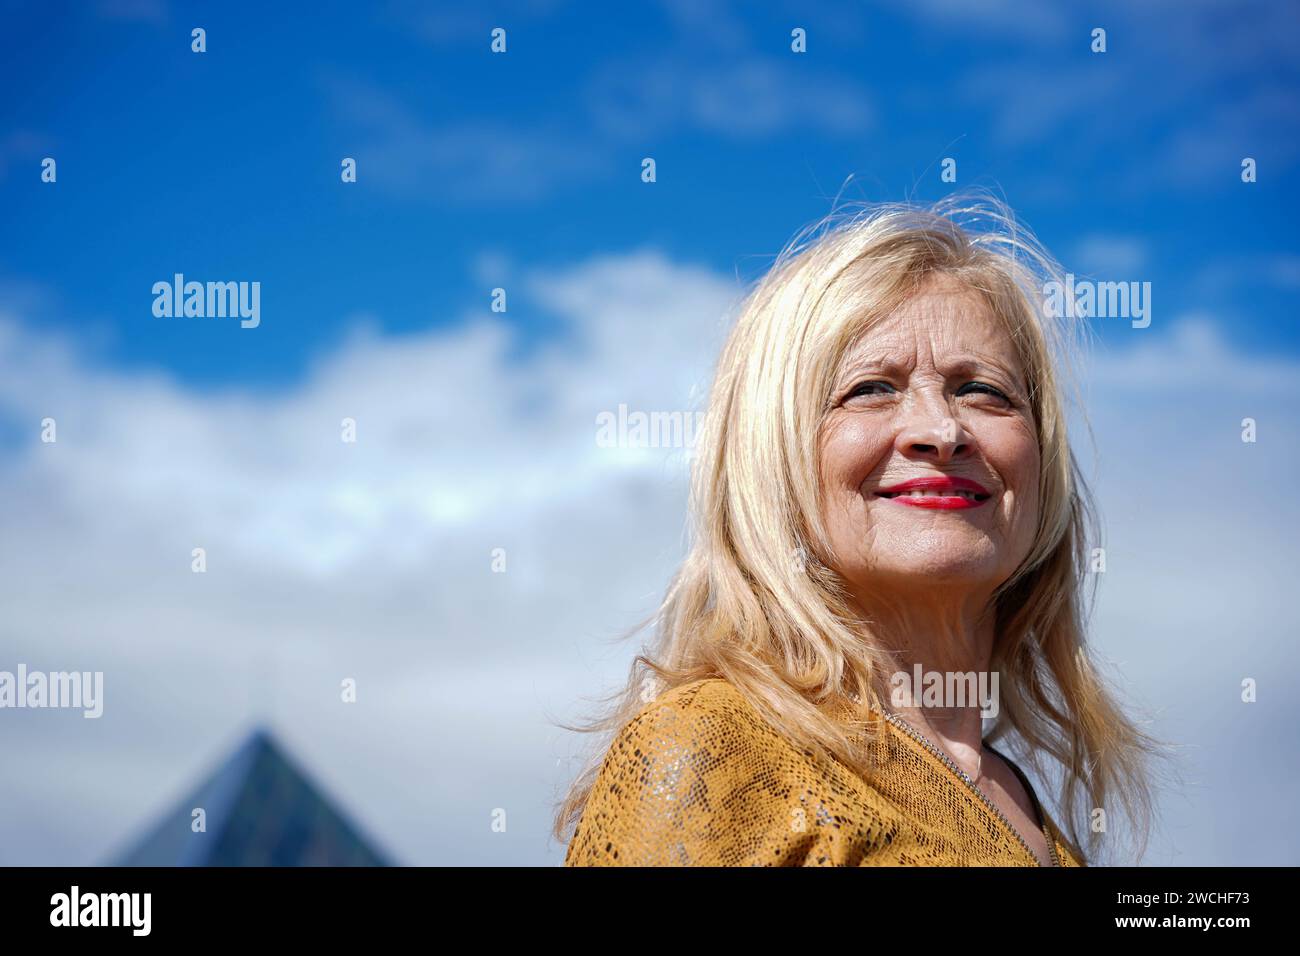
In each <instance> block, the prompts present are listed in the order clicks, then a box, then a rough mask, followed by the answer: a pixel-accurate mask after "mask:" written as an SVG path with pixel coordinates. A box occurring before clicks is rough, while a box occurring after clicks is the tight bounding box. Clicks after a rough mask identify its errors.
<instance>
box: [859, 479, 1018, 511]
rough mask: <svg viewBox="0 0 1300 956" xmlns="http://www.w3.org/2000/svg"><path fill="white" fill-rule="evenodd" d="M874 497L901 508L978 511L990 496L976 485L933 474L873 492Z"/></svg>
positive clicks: (979, 485) (974, 482)
mask: <svg viewBox="0 0 1300 956" xmlns="http://www.w3.org/2000/svg"><path fill="white" fill-rule="evenodd" d="M875 495H876V497H877V498H884V499H886V500H888V501H896V502H897V503H898V504H900V505H909V506H911V507H913V508H929V509H933V510H960V509H963V508H978V507H980V505H982V504H984V503H985V502H986V501H988V500H989V499H990V498H992V497H993V495H992V494H991V493H990V492H989V491H988V490H987V489H986V488H985V487H984V486H983V485H981V484H980V483H979V482H976V481H971V480H970V479H969V478H957V477H955V476H952V475H935V476H933V477H929V478H913V479H912V480H911V481H904V482H901V483H899V484H897V485H891V486H890V487H888V488H881V489H880V490H879V491H877V492H876V493H875Z"/></svg>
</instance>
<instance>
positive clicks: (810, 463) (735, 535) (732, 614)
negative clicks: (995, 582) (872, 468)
mask: <svg viewBox="0 0 1300 956" xmlns="http://www.w3.org/2000/svg"><path fill="white" fill-rule="evenodd" d="M935 274H945V275H948V276H951V277H953V278H956V279H958V280H960V281H961V282H963V283H964V284H965V285H966V286H968V287H969V288H971V289H973V290H975V291H976V292H978V293H979V294H981V295H982V296H983V297H984V298H985V299H986V301H987V302H988V303H989V305H990V307H991V308H992V310H993V312H994V313H995V314H996V315H997V316H998V317H999V318H1000V319H1001V320H1002V321H1004V322H1005V323H1006V327H1007V330H1008V332H1009V333H1010V336H1011V338H1012V341H1013V342H1014V345H1015V348H1016V351H1017V353H1018V355H1019V358H1020V360H1021V363H1022V367H1023V370H1024V373H1025V378H1026V381H1027V383H1028V385H1029V392H1030V403H1031V406H1032V410H1033V414H1034V420H1035V422H1036V426H1037V434H1038V442H1039V448H1040V452H1041V454H1040V460H1041V470H1040V476H1039V491H1040V494H1039V501H1040V503H1041V504H1040V509H1039V521H1038V526H1037V531H1036V534H1035V537H1034V541H1033V544H1032V546H1031V548H1030V552H1029V555H1028V557H1027V558H1026V559H1025V560H1024V562H1023V563H1022V564H1021V566H1020V567H1019V568H1018V569H1017V570H1016V572H1015V573H1014V574H1013V575H1012V576H1011V577H1010V578H1009V579H1008V580H1007V581H1006V582H1004V583H1003V585H1002V586H1001V587H1000V588H999V589H998V591H997V594H996V596H995V598H994V602H993V603H994V608H993V610H994V611H995V615H996V616H995V632H996V638H995V644H994V649H993V658H992V660H991V662H990V665H989V666H990V668H991V669H992V670H994V671H997V672H998V673H999V679H1000V690H1001V698H1000V713H999V716H998V719H997V722H996V724H995V725H994V728H993V730H992V732H991V734H990V737H989V739H990V740H998V739H1000V738H1002V737H1004V736H1008V735H1009V734H1012V733H1014V735H1015V739H1017V740H1018V742H1019V744H1020V746H1018V747H1017V748H1016V749H1017V751H1018V752H1019V755H1020V756H1022V757H1023V759H1025V760H1026V761H1027V762H1028V763H1029V765H1030V766H1031V767H1032V768H1033V769H1034V770H1035V772H1036V773H1037V774H1038V775H1039V776H1040V778H1041V776H1042V775H1043V774H1044V771H1045V769H1046V768H1045V765H1044V763H1043V761H1042V756H1043V755H1046V756H1048V757H1050V758H1051V759H1052V761H1054V763H1055V766H1054V767H1052V768H1051V769H1052V770H1053V771H1055V772H1056V774H1057V776H1058V777H1059V790H1058V793H1057V794H1056V800H1055V803H1056V805H1057V808H1058V819H1059V821H1060V823H1061V828H1062V829H1063V830H1064V836H1065V837H1066V838H1067V839H1068V840H1069V841H1070V842H1071V843H1072V844H1073V846H1072V847H1071V849H1072V850H1073V851H1075V852H1076V853H1077V854H1078V855H1079V857H1080V858H1081V859H1085V860H1086V859H1089V858H1092V857H1094V856H1095V854H1096V852H1097V851H1098V849H1099V847H1100V839H1101V835H1100V833H1098V832H1096V830H1095V828H1093V827H1091V826H1089V822H1090V820H1089V818H1090V816H1091V812H1092V810H1093V808H1105V807H1108V805H1109V802H1110V801H1117V803H1118V805H1119V808H1120V809H1121V810H1122V813H1123V816H1124V817H1125V818H1126V819H1127V820H1128V822H1129V823H1130V826H1131V829H1132V831H1133V833H1134V834H1135V835H1137V836H1138V838H1139V843H1140V845H1139V846H1138V847H1137V852H1136V855H1137V856H1141V854H1142V852H1143V851H1144V849H1145V846H1146V842H1145V841H1146V836H1147V830H1148V824H1149V822H1150V819H1151V815H1152V799H1151V787H1150V783H1149V769H1148V759H1147V758H1149V757H1150V756H1152V755H1154V754H1156V753H1157V752H1158V751H1159V749H1160V745H1159V742H1158V741H1156V740H1155V739H1154V738H1151V737H1149V736H1147V735H1146V734H1145V733H1144V732H1143V731H1141V730H1140V729H1138V727H1137V726H1136V725H1135V724H1134V723H1133V722H1132V721H1131V720H1130V719H1129V718H1128V717H1127V716H1126V715H1125V714H1124V712H1123V710H1122V708H1121V706H1120V704H1119V703H1118V701H1117V700H1116V698H1115V695H1114V693H1113V691H1111V690H1110V689H1109V687H1108V686H1107V682H1106V681H1105V680H1104V679H1103V677H1102V676H1101V674H1100V672H1099V668H1098V665H1097V663H1096V662H1095V661H1094V658H1093V655H1092V653H1091V652H1090V650H1089V648H1088V645H1087V642H1086V636H1085V617H1086V613H1085V607H1084V604H1085V601H1084V592H1085V590H1087V585H1088V582H1089V579H1090V578H1092V579H1093V580H1094V581H1095V578H1093V576H1092V575H1090V574H1089V568H1088V564H1087V559H1088V555H1089V549H1090V547H1091V546H1092V544H1095V543H1097V542H1098V540H1099V536H1098V533H1097V528H1096V517H1095V511H1094V509H1093V508H1092V506H1091V498H1090V494H1089V491H1088V489H1087V487H1086V486H1085V483H1084V480H1083V478H1082V476H1081V474H1080V472H1079V468H1078V465H1077V462H1076V459H1075V456H1074V453H1073V451H1072V450H1071V448H1070V445H1069V443H1068V441H1067V437H1066V427H1065V399H1066V393H1067V391H1068V390H1069V389H1068V388H1067V386H1072V385H1073V383H1074V382H1075V381H1077V378H1076V375H1075V358H1076V355H1077V353H1078V351H1079V349H1080V346H1081V345H1082V344H1083V342H1082V339H1083V336H1081V335H1080V333H1081V332H1086V330H1085V329H1083V328H1082V327H1081V326H1074V327H1071V326H1069V325H1066V324H1065V320H1064V319H1055V318H1052V317H1049V316H1047V315H1046V314H1045V311H1044V309H1042V308H1040V307H1039V303H1040V301H1041V298H1042V296H1043V294H1044V291H1043V290H1044V284H1045V283H1046V282H1049V281H1053V280H1057V279H1059V278H1060V277H1061V276H1062V270H1061V268H1060V266H1058V265H1057V264H1056V263H1055V261H1054V260H1053V259H1052V258H1051V257H1050V256H1049V255H1048V254H1047V253H1046V252H1045V251H1044V250H1043V249H1042V248H1041V246H1040V245H1039V243H1038V242H1037V240H1036V239H1034V237H1033V236H1032V234H1030V233H1029V232H1028V231H1027V230H1025V229H1024V228H1023V227H1022V226H1020V225H1018V224H1017V223H1016V221H1015V220H1014V218H1013V216H1012V214H1011V212H1010V210H1009V209H1007V208H1006V206H1005V204H1004V203H1002V202H1000V201H998V200H996V199H993V198H992V197H991V196H987V195H976V196H972V197H958V198H951V199H949V200H945V201H942V202H940V203H937V204H934V205H932V206H918V205H915V204H911V203H889V204H879V205H866V204H859V203H853V204H849V205H847V206H845V207H841V209H840V210H837V211H833V212H831V213H830V214H829V215H827V216H826V217H825V218H823V219H822V220H820V221H819V222H817V223H814V224H813V225H812V226H810V227H808V228H807V229H805V230H803V231H801V232H800V233H799V234H798V235H796V236H795V238H794V239H792V240H791V241H790V243H789V244H788V245H787V246H786V248H785V249H784V250H782V252H781V253H780V254H779V255H778V257H777V259H776V261H775V263H774V264H773V266H772V268H771V269H770V270H768V272H767V273H766V275H764V276H763V277H762V279H761V280H760V281H759V282H758V283H757V286H756V287H755V288H754V289H753V290H752V291H751V292H750V293H749V295H748V296H747V297H746V298H745V299H744V301H743V304H742V305H741V308H740V310H739V316H738V319H737V321H736V323H735V326H734V328H733V329H732V331H731V334H730V337H729V338H728V340H727V344H726V346H725V348H724V349H723V352H722V355H721V358H720V360H719V363H718V366H717V370H716V375H715V379H714V383H713V387H712V389H711V392H710V395H709V405H708V410H707V412H706V414H705V416H704V422H703V427H702V430H701V433H700V434H699V436H698V440H697V445H696V449H695V450H696V457H695V460H694V462H693V465H692V486H691V532H692V536H691V537H692V541H691V546H690V549H689V552H688V554H687V556H686V558H685V560H684V562H683V563H682V565H681V567H680V569H679V570H678V572H677V574H676V576H675V577H674V579H673V581H672V584H671V586H670V587H669V589H668V592H667V595H666V596H665V598H664V600H663V603H662V605H661V606H660V608H659V610H658V612H657V614H656V615H655V617H654V618H652V621H653V622H655V623H656V624H657V627H656V631H655V635H654V639H653V643H652V645H651V646H649V647H647V648H644V649H643V653H642V654H640V655H638V656H637V657H636V658H635V659H634V661H633V662H632V666H631V672H630V674H629V679H628V683H627V685H626V687H625V688H622V689H621V690H620V691H619V692H617V693H616V694H615V695H613V706H612V708H610V709H609V710H608V711H607V713H605V715H604V716H602V717H598V718H596V719H595V720H594V721H593V722H591V723H589V724H587V725H585V726H578V727H570V728H569V729H572V730H578V731H583V732H593V731H605V732H616V731H617V730H618V729H619V728H621V727H622V726H623V725H624V724H626V723H627V722H628V721H629V720H631V719H632V718H633V717H634V716H635V715H636V714H637V713H638V712H639V711H640V710H641V709H642V708H643V707H644V706H645V705H646V702H647V700H646V695H645V691H644V689H645V688H646V687H647V686H653V687H654V688H655V689H656V690H657V691H658V692H659V693H662V692H663V691H666V690H668V689H671V688H673V687H677V686H679V685H681V684H684V683H688V682H690V681H693V680H696V679H699V678H703V677H722V678H724V679H725V680H727V681H729V682H731V683H732V684H733V685H734V686H735V687H737V688H738V689H739V690H740V691H741V693H743V694H744V695H745V696H746V698H747V699H748V700H750V701H751V703H753V705H754V706H755V707H756V708H758V710H759V711H760V713H761V714H762V715H763V716H764V717H765V718H766V719H767V720H768V721H769V722H770V723H771V724H772V725H773V726H774V727H776V728H777V729H778V730H780V731H781V732H782V733H784V734H785V735H786V736H787V737H788V738H789V739H791V740H792V741H793V742H796V743H797V744H799V745H801V746H803V747H804V748H806V749H809V750H811V751H812V752H813V753H815V754H817V755H818V756H822V755H824V754H827V753H829V754H831V755H833V756H834V757H835V758H837V759H839V760H840V761H842V762H843V763H845V764H846V765H848V766H850V767H852V768H854V769H855V770H857V771H859V772H861V773H863V774H864V775H866V774H869V773H870V770H871V768H870V766H868V765H867V764H866V763H864V760H865V759H866V758H865V757H864V754H863V751H862V748H860V747H855V746H854V745H853V743H852V741H851V739H850V729H851V728H850V726H848V725H845V724H844V723H842V722H839V721H837V720H834V719H832V717H831V716H829V712H828V711H827V710H826V709H825V707H826V704H827V703H828V702H831V701H843V700H845V699H853V700H855V701H856V702H857V704H855V707H856V708H858V710H857V712H859V713H861V709H860V708H862V707H869V708H871V709H873V710H877V711H879V710H881V709H882V708H881V701H882V700H885V699H887V696H886V687H885V680H886V678H887V675H889V674H890V673H891V672H892V671H893V670H894V669H895V668H894V666H893V663H892V659H891V658H890V656H889V653H888V649H887V648H886V647H884V646H883V644H882V643H881V642H880V641H879V640H878V639H877V637H876V636H874V635H873V634H872V632H871V628H870V625H869V622H865V621H863V620H861V619H860V616H858V615H855V613H854V612H853V611H852V610H851V607H850V603H849V601H848V600H847V597H846V592H845V588H844V585H843V582H842V581H841V580H840V579H839V577H838V575H836V574H835V572H834V571H832V570H831V564H832V555H831V554H830V550H829V547H828V545H827V542H828V537H827V534H826V529H825V528H824V527H823V523H822V518H821V515H822V509H821V496H822V489H821V482H820V477H819V476H820V469H819V464H818V462H819V454H818V445H819V439H820V431H821V428H820V426H821V424H822V421H823V419H824V417H825V414H826V412H827V410H828V408H829V399H830V396H831V388H832V378H833V376H834V375H835V373H836V371H837V369H838V367H839V364H840V362H841V360H842V358H843V356H844V354H845V352H846V350H847V349H848V348H849V347H850V346H851V345H852V344H853V343H854V342H855V341H856V340H857V338H858V337H859V336H860V335H861V334H862V333H863V331H864V330H865V329H866V328H869V327H870V325H871V323H872V322H874V321H876V320H878V319H880V318H882V317H884V316H886V315H888V314H889V313H890V312H892V311H893V310H894V309H895V308H897V307H898V306H899V305H900V304H901V303H902V302H904V301H905V300H906V299H907V298H908V297H909V296H911V295H913V294H914V293H915V292H916V291H917V290H918V288H919V287H920V285H921V284H922V283H923V282H924V281H925V280H926V279H927V278H929V277H931V276H933V275H935ZM1076 321H1077V320H1076ZM794 556H797V557H794ZM792 558H793V559H792ZM646 623H650V622H646ZM638 629H639V628H638ZM634 633H635V631H634ZM648 681H653V684H652V685H651V684H648V683H647V682H648ZM877 723H882V722H877ZM881 732H883V729H882V731H881ZM600 762H601V759H600V751H597V753H596V754H594V755H593V759H592V761H591V762H590V763H589V764H588V765H587V767H586V768H585V769H584V771H583V773H582V774H581V775H580V776H579V777H578V778H577V780H576V781H574V783H573V784H572V787H571V788H570V790H569V792H568V793H567V795H566V796H565V797H564V799H563V800H562V801H561V802H560V804H559V805H558V806H557V812H556V818H555V827H554V835H555V836H556V838H557V839H559V840H561V841H564V842H567V841H568V839H569V838H570V836H571V834H572V831H573V828H574V827H575V825H576V824H577V822H578V820H579V818H580V817H581V813H582V809H583V807H584V806H585V805H586V801H587V797H588V796H589V794H590V792H591V788H592V785H593V783H594V781H595V778H596V775H597V773H598V771H599V766H600ZM1107 829H1108V830H1109V829H1111V828H1110V827H1109V826H1108V827H1107ZM1085 833H1087V834H1088V839H1087V841H1085V840H1083V839H1081V835H1082V834H1085ZM1085 842H1086V844H1087V849H1086V850H1085V848H1084V847H1085Z"/></svg>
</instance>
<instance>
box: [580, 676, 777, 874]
mask: <svg viewBox="0 0 1300 956" xmlns="http://www.w3.org/2000/svg"><path fill="white" fill-rule="evenodd" d="M764 727H766V724H765V722H764V721H763V720H762V718H761V717H760V716H759V715H758V713H757V711H755V710H754V708H753V707H752V706H751V705H750V704H749V703H748V702H747V701H746V699H745V698H744V696H743V695H742V694H741V693H740V692H739V691H738V690H737V689H736V688H735V686H734V685H732V684H731V683H730V682H728V681H726V680H723V679H721V678H706V679H701V680H697V681H691V682H689V683H687V684H683V685H681V686H679V687H675V688H672V689H670V690H668V691H665V692H664V693H663V694H661V695H660V696H659V697H657V698H655V699H654V700H653V701H650V702H649V703H647V704H646V706H644V707H643V708H642V709H641V710H640V711H639V712H638V713H637V714H636V716H635V717H633V718H632V719H631V720H630V721H628V722H627V723H626V724H625V725H624V726H623V727H622V728H621V729H620V730H619V732H618V733H617V734H616V735H615V737H614V740H613V742H612V743H611V744H610V747H609V750H608V751H607V753H606V755H605V758H604V761H603V763H602V765H601V768H600V771H599V774H598V776H597V778H596V781H595V783H594V785H593V787H592V790H591V793H590V795H589V797H588V801H587V805H586V807H585V808H584V810H583V814H582V818H581V820H580V821H579V823H578V829H577V831H576V832H575V834H574V838H573V841H572V842H571V843H570V846H569V851H568V854H567V856H566V863H569V864H570V865H684V864H685V865H719V864H723V865H725V864H728V863H735V862H739V861H740V859H741V858H742V857H744V855H745V851H744V850H743V849H742V848H740V847H738V846H737V845H735V842H734V841H735V840H736V839H737V838H740V837H742V836H743V835H744V834H747V833H752V832H753V829H754V827H755V825H756V824H760V825H761V823H762V822H763V821H764V818H765V817H766V816H768V815H769V812H772V809H773V808H771V807H769V803H770V801H769V800H768V799H767V797H766V795H765V794H764V793H763V791H762V789H761V788H755V787H754V786H753V785H752V783H753V781H754V779H755V777H761V776H762V768H763V767H764V766H765V765H767V764H769V763H770V753H769V750H770V748H771V747H772V746H774V743H773V741H772V740H770V739H769V738H768V736H767V735H766V734H765V733H764V729H763V728H764ZM768 732H769V733H771V735H772V737H773V738H775V736H776V735H775V732H774V731H772V730H771V728H770V727H769V728H768Z"/></svg>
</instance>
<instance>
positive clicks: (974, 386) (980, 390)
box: [957, 382, 1011, 405]
mask: <svg viewBox="0 0 1300 956" xmlns="http://www.w3.org/2000/svg"><path fill="white" fill-rule="evenodd" d="M957 394H958V395H959V396H960V395H968V394H976V395H992V396H993V397H994V398H1000V399H1001V400H1002V401H1004V402H1006V403H1007V404H1008V405H1010V404H1011V399H1009V398H1008V397H1007V396H1006V395H1005V394H1004V393H1003V392H1001V391H999V390H998V389H996V388H994V387H993V386H992V385H989V384H988V383H987V382H967V383H966V384H965V385H963V386H962V387H961V388H959V389H957Z"/></svg>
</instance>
